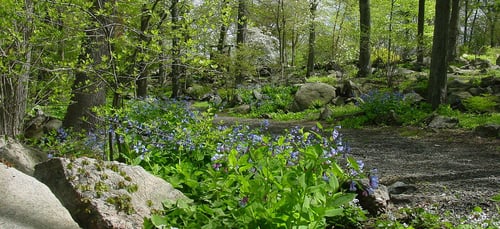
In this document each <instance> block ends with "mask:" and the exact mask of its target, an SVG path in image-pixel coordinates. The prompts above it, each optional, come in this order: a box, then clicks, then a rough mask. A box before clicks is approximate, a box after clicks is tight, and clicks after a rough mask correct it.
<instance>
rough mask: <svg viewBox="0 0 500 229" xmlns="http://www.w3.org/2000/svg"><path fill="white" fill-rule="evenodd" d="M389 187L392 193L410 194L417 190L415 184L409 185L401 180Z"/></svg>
mask: <svg viewBox="0 0 500 229" xmlns="http://www.w3.org/2000/svg"><path fill="white" fill-rule="evenodd" d="M388 189H389V194H390V195H400V194H409V193H412V192H415V191H416V190H417V188H416V187H415V186H414V185H408V184H405V183H404V182H401V181H397V182H395V183H394V184H391V185H390V186H389V187H388Z"/></svg>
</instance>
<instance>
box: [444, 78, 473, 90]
mask: <svg viewBox="0 0 500 229" xmlns="http://www.w3.org/2000/svg"><path fill="white" fill-rule="evenodd" d="M471 86H472V85H471V84H470V83H469V82H466V81H462V80H459V79H453V80H451V81H449V82H448V84H447V87H448V89H449V90H451V91H453V90H460V91H462V90H467V89H469V88H470V87H471Z"/></svg>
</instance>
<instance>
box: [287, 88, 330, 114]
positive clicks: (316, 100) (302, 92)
mask: <svg viewBox="0 0 500 229" xmlns="http://www.w3.org/2000/svg"><path fill="white" fill-rule="evenodd" d="M333 98H335V87H333V86H331V85H328V84H325V83H305V84H304V85H302V86H301V87H300V88H299V90H298V91H297V93H295V96H294V104H293V106H292V109H293V110H294V111H304V110H306V109H309V108H310V107H312V106H313V105H320V106H324V105H325V104H328V103H330V102H331V101H332V99H333Z"/></svg>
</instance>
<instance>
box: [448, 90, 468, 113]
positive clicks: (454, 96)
mask: <svg viewBox="0 0 500 229" xmlns="http://www.w3.org/2000/svg"><path fill="white" fill-rule="evenodd" d="M470 97H472V94H471V93H470V92H468V91H455V92H450V93H449V94H448V96H447V102H448V104H450V106H451V107H453V108H458V109H460V110H465V106H464V104H463V101H465V100H466V99H468V98H470Z"/></svg>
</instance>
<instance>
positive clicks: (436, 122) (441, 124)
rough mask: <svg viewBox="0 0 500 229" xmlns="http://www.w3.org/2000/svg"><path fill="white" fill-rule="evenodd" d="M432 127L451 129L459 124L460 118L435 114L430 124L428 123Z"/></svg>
mask: <svg viewBox="0 0 500 229" xmlns="http://www.w3.org/2000/svg"><path fill="white" fill-rule="evenodd" d="M427 126H428V127H430V128H435V129H450V128H455V127H457V126H458V119H457V118H452V117H445V116H441V115H436V116H434V117H433V118H432V119H431V121H430V122H429V124H428V125H427Z"/></svg>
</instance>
